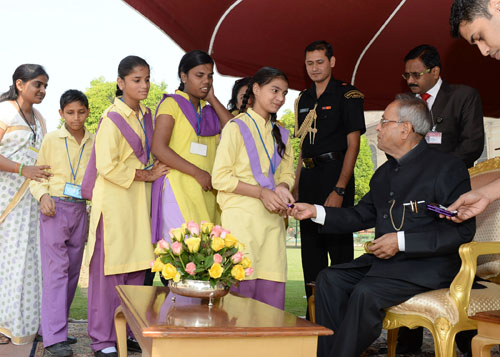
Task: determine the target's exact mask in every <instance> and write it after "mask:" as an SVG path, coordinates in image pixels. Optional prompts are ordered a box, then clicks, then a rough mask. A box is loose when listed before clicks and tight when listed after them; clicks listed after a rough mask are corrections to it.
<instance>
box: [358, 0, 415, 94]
mask: <svg viewBox="0 0 500 357" xmlns="http://www.w3.org/2000/svg"><path fill="white" fill-rule="evenodd" d="M405 2H406V0H401V2H400V3H399V5H398V6H397V7H396V8H395V9H394V11H393V12H392V14H391V15H390V16H389V17H388V18H387V20H385V22H384V24H383V25H382V26H381V27H380V28H379V29H378V31H377V33H376V34H375V35H374V36H373V38H372V39H371V40H370V42H368V44H367V45H366V47H365V48H364V49H363V51H362V52H361V55H359V58H358V60H357V61H356V66H354V71H353V72H352V78H351V84H352V85H354V82H355V81H356V74H357V72H358V67H359V64H360V63H361V60H362V59H363V57H364V56H365V53H366V52H367V51H368V49H369V48H370V47H371V45H372V44H373V43H374V42H375V40H376V39H377V37H378V36H379V35H380V34H381V33H382V31H384V29H385V28H386V26H387V25H388V24H389V22H391V20H392V18H393V17H394V16H396V14H397V13H398V11H399V9H401V7H402V6H403V5H404V4H405Z"/></svg>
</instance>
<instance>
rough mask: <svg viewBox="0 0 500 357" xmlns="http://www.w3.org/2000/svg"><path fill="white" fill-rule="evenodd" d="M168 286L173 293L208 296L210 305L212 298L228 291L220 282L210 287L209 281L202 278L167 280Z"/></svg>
mask: <svg viewBox="0 0 500 357" xmlns="http://www.w3.org/2000/svg"><path fill="white" fill-rule="evenodd" d="M168 287H169V289H170V291H171V292H172V293H173V294H177V295H182V296H187V297H194V298H208V299H210V302H209V305H210V306H211V303H212V299H217V298H221V297H223V296H225V295H226V294H227V293H228V292H229V288H227V287H225V286H224V285H223V284H222V283H217V285H215V287H211V286H210V282H209V281H203V280H185V281H179V282H178V283H175V282H174V281H172V280H169V282H168ZM174 300H175V296H174Z"/></svg>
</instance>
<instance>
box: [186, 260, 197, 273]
mask: <svg viewBox="0 0 500 357" xmlns="http://www.w3.org/2000/svg"><path fill="white" fill-rule="evenodd" d="M195 270H196V265H195V264H194V263H193V262H189V263H187V264H186V273H188V274H189V275H194V272H195Z"/></svg>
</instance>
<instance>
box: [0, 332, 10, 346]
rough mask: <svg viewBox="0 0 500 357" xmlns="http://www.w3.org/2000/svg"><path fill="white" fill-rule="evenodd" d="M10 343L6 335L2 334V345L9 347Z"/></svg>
mask: <svg viewBox="0 0 500 357" xmlns="http://www.w3.org/2000/svg"><path fill="white" fill-rule="evenodd" d="M9 343H10V338H8V337H7V336H5V335H2V334H0V345H7V344H9Z"/></svg>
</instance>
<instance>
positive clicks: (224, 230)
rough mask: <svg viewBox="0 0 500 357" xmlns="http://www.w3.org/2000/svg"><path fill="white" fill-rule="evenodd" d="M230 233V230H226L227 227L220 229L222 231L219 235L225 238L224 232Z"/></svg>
mask: <svg viewBox="0 0 500 357" xmlns="http://www.w3.org/2000/svg"><path fill="white" fill-rule="evenodd" d="M228 233H231V231H228V230H227V229H224V228H223V229H222V232H221V233H220V237H221V238H222V239H224V238H226V234H228Z"/></svg>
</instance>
